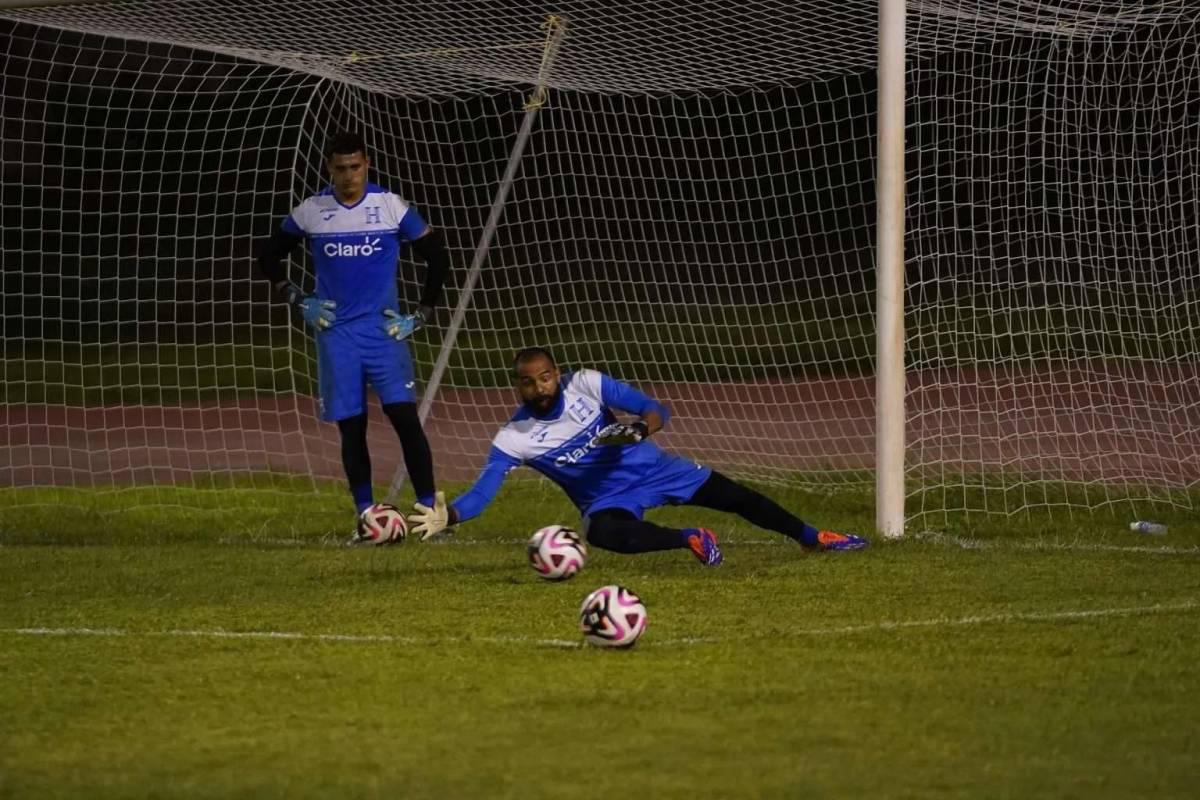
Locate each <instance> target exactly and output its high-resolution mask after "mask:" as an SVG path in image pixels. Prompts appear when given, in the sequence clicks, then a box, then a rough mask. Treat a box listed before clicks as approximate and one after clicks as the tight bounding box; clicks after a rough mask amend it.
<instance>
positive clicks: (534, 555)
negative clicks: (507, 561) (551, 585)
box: [526, 525, 587, 581]
mask: <svg viewBox="0 0 1200 800" xmlns="http://www.w3.org/2000/svg"><path fill="white" fill-rule="evenodd" d="M526 551H527V552H528V553H529V563H530V564H531V565H532V566H533V568H534V569H535V570H537V574H538V575H541V576H542V577H543V578H545V579H546V580H548V581H565V580H566V579H567V578H570V577H571V576H573V575H574V574H575V573H576V572H579V570H581V569H583V565H584V563H585V562H586V561H587V545H586V544H584V543H583V539H581V538H580V536H579V534H578V533H576V532H575V531H573V530H571V529H570V528H568V527H565V526H563V525H547V526H546V527H544V528H542V529H540V530H538V531H537V532H536V533H534V534H533V536H531V537H529V545H528V547H526Z"/></svg>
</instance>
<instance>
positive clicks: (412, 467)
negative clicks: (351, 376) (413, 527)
mask: <svg viewBox="0 0 1200 800" xmlns="http://www.w3.org/2000/svg"><path fill="white" fill-rule="evenodd" d="M383 413H384V414H387V418H388V419H389V420H391V422H392V427H393V428H395V429H396V435H397V436H398V437H400V448H401V450H403V452H404V467H405V469H407V470H408V478H409V480H411V481H412V485H413V491H414V492H416V494H417V501H418V502H420V503H424V504H425V505H427V506H432V505H433V492H434V481H433V451H432V450H431V449H430V448H429V439H428V438H426V436H425V430H424V429H423V428H422V427H421V418H420V417H419V416H418V415H417V404H416V403H387V404H386V405H384V407H383Z"/></svg>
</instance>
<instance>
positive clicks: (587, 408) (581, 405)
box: [567, 397, 598, 425]
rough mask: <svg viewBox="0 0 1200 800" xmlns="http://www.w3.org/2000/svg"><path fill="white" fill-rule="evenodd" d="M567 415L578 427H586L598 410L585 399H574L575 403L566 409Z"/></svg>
mask: <svg viewBox="0 0 1200 800" xmlns="http://www.w3.org/2000/svg"><path fill="white" fill-rule="evenodd" d="M567 413H568V414H570V415H571V419H573V420H575V421H576V422H578V423H579V424H580V425H587V424H588V422H590V421H591V419H592V418H593V417H595V416H596V414H597V413H598V410H597V408H596V407H595V406H594V405H592V403H591V401H589V400H588V399H587V398H586V397H576V398H575V401H574V402H573V403H571V405H569V406H568V407H567Z"/></svg>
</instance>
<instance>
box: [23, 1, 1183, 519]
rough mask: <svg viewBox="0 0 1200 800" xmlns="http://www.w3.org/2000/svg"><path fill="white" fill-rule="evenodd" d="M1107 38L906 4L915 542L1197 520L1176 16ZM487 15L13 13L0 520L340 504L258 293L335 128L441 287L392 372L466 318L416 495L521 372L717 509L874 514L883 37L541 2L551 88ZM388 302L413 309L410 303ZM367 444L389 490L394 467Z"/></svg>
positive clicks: (309, 387)
mask: <svg viewBox="0 0 1200 800" xmlns="http://www.w3.org/2000/svg"><path fill="white" fill-rule="evenodd" d="M6 5H12V4H11V3H8V4H6ZM1129 5H1130V4H1119V3H1098V2H1096V3H1088V2H1074V3H1067V2H1062V3H1055V2H1039V3H1029V2H1021V1H1020V0H1011V1H1010V2H1002V3H995V2H991V3H976V2H950V0H945V1H943V2H933V1H932V0H931V1H930V2H914V1H913V0H910V3H909V23H908V61H909V66H908V79H907V90H908V93H909V100H908V103H907V113H908V135H907V142H906V148H907V153H908V164H907V169H908V173H909V176H908V200H907V225H908V233H907V237H906V242H905V245H906V264H907V287H908V289H907V296H906V300H907V304H908V312H907V315H906V328H907V334H906V338H907V346H908V348H909V353H908V361H907V365H906V366H907V369H908V374H909V380H908V392H907V398H906V401H907V406H908V412H907V415H908V417H907V431H908V433H907V436H908V450H907V457H906V471H907V478H908V483H909V504H908V509H909V515H910V517H921V521H922V523H923V524H924V523H928V522H930V521H931V520H932V521H933V522H934V523H935V524H936V520H937V519H938V518H939V515H943V514H946V513H949V512H958V511H964V510H965V511H986V512H1002V513H1012V512H1015V511H1019V510H1021V509H1024V508H1033V507H1042V506H1046V505H1048V504H1060V503H1062V504H1067V505H1069V506H1071V507H1080V508H1092V507H1096V506H1098V505H1102V504H1104V503H1108V502H1111V501H1112V500H1114V499H1117V498H1121V497H1126V496H1130V495H1133V496H1137V497H1153V498H1157V499H1165V500H1171V501H1174V502H1187V498H1188V490H1189V489H1190V488H1191V487H1192V486H1193V484H1194V482H1195V480H1196V477H1197V473H1198V464H1197V448H1196V445H1197V437H1196V434H1195V433H1194V431H1195V430H1197V428H1198V427H1200V426H1198V424H1197V423H1200V410H1198V409H1197V407H1196V401H1195V398H1197V397H1198V396H1200V391H1198V389H1200V387H1198V386H1197V381H1196V375H1195V373H1194V366H1193V364H1194V362H1195V359H1196V356H1197V330H1196V323H1197V318H1196V314H1197V308H1198V307H1197V305H1196V299H1197V290H1198V288H1200V287H1198V286H1197V281H1198V280H1200V277H1198V276H1197V270H1196V269H1195V267H1194V266H1193V265H1194V263H1195V262H1196V259H1197V256H1198V255H1200V253H1198V249H1200V248H1198V242H1197V236H1196V227H1195V222H1194V220H1195V219H1197V213H1196V212H1197V208H1196V201H1197V194H1196V189H1197V179H1196V167H1197V164H1196V159H1197V157H1196V152H1197V146H1198V145H1200V141H1198V140H1200V126H1198V125H1197V123H1196V122H1195V120H1196V119H1200V115H1198V112H1200V108H1198V107H1197V101H1196V97H1198V96H1200V85H1198V83H1200V74H1198V72H1197V69H1196V67H1195V59H1194V53H1195V52H1196V50H1197V47H1198V46H1200V41H1198V38H1200V37H1198V32H1197V30H1198V29H1197V18H1198V17H1200V12H1198V11H1196V10H1193V9H1192V8H1191V7H1190V6H1189V5H1187V4H1185V3H1160V4H1157V5H1156V6H1155V7H1154V9H1153V10H1139V11H1130V10H1129V9H1128V8H1126V6H1129ZM493 6H495V4H489V3H480V2H449V0H441V1H440V2H439V1H435V2H430V3H424V4H420V5H418V6H408V7H403V8H401V7H399V6H388V5H386V4H383V5H381V4H378V3H366V2H341V0H335V1H334V2H323V3H313V2H311V0H282V1H281V2H275V3H271V4H266V5H258V4H254V5H250V4H244V3H238V2H200V1H199V0H194V1H193V0H188V1H186V2H174V3H161V2H150V1H149V0H130V1H129V2H120V3H92V4H85V5H71V4H65V5H64V4H56V5H53V6H48V7H40V8H31V9H7V10H0V27H2V28H3V29H4V32H5V34H6V41H7V45H6V50H5V53H4V76H5V79H4V93H3V97H0V102H2V103H3V108H4V113H3V126H4V128H3V152H2V163H0V167H2V170H3V173H2V181H3V185H2V187H0V188H2V191H3V204H4V212H3V213H4V215H5V225H4V230H3V262H4V313H3V324H4V348H5V354H4V355H5V358H4V381H3V395H2V397H0V412H2V413H3V414H4V417H5V426H4V432H3V434H0V435H3V436H4V437H6V441H5V442H4V447H3V448H0V487H29V486H64V487H78V488H84V489H97V490H102V491H120V490H122V489H124V488H127V487H139V488H140V489H142V490H143V491H139V494H138V497H139V498H153V497H154V491H155V489H154V487H161V490H162V491H163V493H164V497H166V496H168V494H169V497H170V501H171V502H178V497H179V489H180V488H181V487H191V488H195V489H196V490H198V491H204V490H207V489H211V488H217V487H223V486H228V485H241V486H259V487H261V488H263V489H270V488H275V489H280V487H281V486H283V485H285V484H281V482H280V478H284V479H285V480H286V486H288V487H294V486H295V482H296V481H297V480H299V481H300V482H301V483H304V482H307V481H315V480H324V479H333V480H339V479H340V478H341V467H340V461H339V457H338V448H337V436H336V430H335V429H334V428H333V427H332V426H328V425H321V424H320V423H318V422H316V420H315V402H314V399H313V393H314V391H315V374H316V373H315V360H314V352H313V349H312V347H311V343H310V341H309V339H308V336H307V334H306V333H305V331H304V330H303V329H302V328H301V326H299V325H298V324H297V323H296V321H295V320H294V319H292V318H291V317H289V313H288V311H287V309H285V308H283V307H281V306H279V305H278V304H272V302H271V298H269V297H268V291H267V286H266V284H265V282H263V281H262V280H261V279H260V278H258V277H257V276H256V275H255V271H254V267H253V263H252V259H251V253H252V251H253V247H254V243H255V240H256V239H258V238H260V237H263V236H265V235H267V234H268V233H269V232H270V231H271V230H272V229H273V227H274V226H275V225H277V224H278V222H279V220H280V218H281V217H282V215H284V214H286V213H287V211H288V210H290V208H291V207H292V206H293V205H295V204H296V203H297V202H298V201H299V200H300V199H302V198H303V197H304V196H306V195H308V194H311V193H313V192H315V191H317V190H319V189H320V188H321V187H322V186H323V183H324V174H323V164H322V158H321V155H320V152H321V148H322V146H323V144H324V143H325V141H326V139H327V138H328V137H329V136H330V135H332V134H333V133H334V132H336V131H337V130H339V129H341V128H354V129H358V130H361V131H362V132H363V133H364V134H365V136H366V138H367V141H368V143H369V145H370V147H371V149H372V156H373V168H374V170H375V173H374V178H375V180H376V181H377V182H379V183H381V184H383V185H385V186H388V187H389V188H391V189H393V190H394V191H396V192H397V193H398V194H401V195H402V196H404V197H406V198H407V199H409V200H410V201H411V202H412V203H413V204H414V205H415V206H416V207H417V208H418V209H419V210H420V211H421V212H422V214H423V215H424V216H425V217H426V218H427V219H429V220H430V221H431V222H432V223H433V224H434V225H435V226H437V227H439V228H442V229H443V230H444V231H445V232H446V236H447V240H448V243H449V245H450V248H451V252H452V255H453V275H452V277H451V279H450V283H451V285H450V286H449V287H448V294H449V297H448V298H447V307H444V308H443V309H441V310H439V314H438V324H436V325H434V326H432V327H430V328H428V329H426V330H425V331H423V332H421V333H419V334H418V335H417V337H416V338H417V341H416V346H415V354H416V356H417V360H418V366H419V371H420V373H421V376H422V378H423V379H428V378H430V377H431V376H432V375H433V365H434V363H435V361H436V360H437V359H438V355H439V352H440V347H441V345H442V343H443V339H442V334H443V332H444V331H445V330H446V329H447V327H448V326H449V325H450V324H451V320H452V319H453V317H452V313H453V310H454V309H455V308H456V306H458V305H461V306H462V308H463V310H464V312H465V313H464V314H463V316H462V317H461V319H460V320H459V321H460V322H461V328H460V332H459V334H458V336H457V338H456V339H455V341H454V346H453V350H452V351H451V352H450V353H449V358H448V362H447V369H446V371H445V372H444V374H437V375H436V376H435V377H436V379H437V384H436V386H433V387H430V388H429V389H428V390H427V391H431V392H433V394H432V397H433V403H432V406H431V408H430V415H429V418H428V420H427V431H428V433H429V435H430V437H431V440H432V441H433V443H434V451H435V453H436V455H437V459H436V463H435V467H436V470H437V474H438V477H439V479H442V480H468V479H470V478H471V477H473V476H474V474H475V472H476V470H477V468H478V466H479V465H480V463H481V462H482V459H483V457H484V454H485V453H486V450H487V444H488V442H489V440H490V438H491V436H492V434H493V433H494V431H495V428H496V426H497V425H498V424H499V423H500V422H502V421H503V420H505V419H507V416H508V414H509V413H510V412H511V410H512V407H513V405H514V402H515V401H514V398H513V396H512V393H511V391H510V390H509V389H508V388H507V386H508V368H509V360H510V358H511V355H512V353H513V352H514V351H515V350H516V349H518V348H520V347H523V346H527V345H535V344H536V345H541V346H545V347H548V348H550V349H551V350H552V351H553V352H555V354H556V355H557V356H558V358H559V360H560V362H562V364H563V365H564V366H565V367H568V368H572V367H582V366H588V367H595V368H599V369H602V370H605V371H607V372H609V373H610V374H612V375H614V376H615V377H619V378H623V379H626V380H628V381H630V382H633V383H636V384H638V385H639V386H641V387H643V388H644V389H646V390H647V391H648V392H649V393H651V394H653V395H655V396H657V397H658V398H660V399H662V400H664V401H665V402H667V403H668V404H669V405H670V406H671V407H672V410H673V412H674V415H675V416H674V419H673V421H672V423H671V426H670V427H669V429H668V431H667V432H666V433H665V434H664V435H663V437H662V438H663V440H664V442H665V443H666V444H667V445H668V446H670V447H671V448H673V449H675V450H677V451H680V452H682V453H685V454H687V455H689V456H693V457H695V458H697V459H701V460H703V461H705V462H706V463H709V464H712V465H714V466H716V467H718V468H720V469H722V470H724V471H726V472H728V473H730V474H732V475H736V476H738V477H741V478H746V479H752V480H757V481H765V482H771V483H777V484H788V485H796V486H804V487H822V488H832V489H837V488H851V489H862V490H867V489H870V488H871V487H872V486H873V485H874V478H873V475H872V471H873V462H874V452H875V450H874V426H875V404H874V399H873V398H874V380H873V374H874V313H875V308H874V303H875V300H874V287H875V277H874V274H875V255H874V249H873V248H874V221H875V202H874V195H875V183H874V173H875V160H874V159H875V152H876V147H875V142H874V135H875V104H876V92H875V65H876V48H877V45H876V40H877V32H876V23H877V14H876V9H875V1H874V0H870V1H869V2H868V1H866V0H842V2H837V3H831V2H826V1H825V0H803V1H801V2H784V1H783V0H779V2H771V1H768V2H759V3H751V4H741V5H737V4H734V5H732V6H731V5H730V4H728V3H722V2H715V0H703V1H701V2H682V1H678V2H675V1H672V2H657V3H654V2H651V3H644V2H643V3H637V4H632V3H609V2H599V0H593V1H592V2H564V3H561V4H558V5H557V6H556V7H555V8H554V9H553V10H554V12H555V14H557V15H558V16H559V17H560V18H561V19H562V20H564V21H565V23H566V25H567V33H566V35H565V38H564V39H563V41H562V44H561V46H560V47H559V48H558V49H557V51H556V52H554V54H553V58H552V59H551V62H552V63H549V64H547V63H544V61H545V59H544V56H545V54H546V39H547V30H546V29H545V27H544V25H545V23H546V19H547V18H546V14H545V11H546V7H545V5H544V4H535V3H523V4H522V3H515V4H505V5H501V6H499V7H493ZM543 78H544V79H545V80H546V82H547V88H548V91H547V93H546V96H545V103H544V105H543V106H542V107H541V108H540V109H539V110H538V111H537V117H536V121H535V124H534V126H533V129H532V134H531V136H530V137H529V140H528V143H527V145H526V147H525V149H524V152H523V153H522V155H521V157H520V161H519V169H518V171H517V173H516V176H515V179H514V181H513V182H512V185H511V191H510V192H509V193H508V195H507V199H506V202H505V203H504V205H503V215H502V216H501V217H500V220H499V224H498V226H497V227H496V230H495V233H494V236H492V237H491V238H490V241H489V243H488V244H489V246H488V248H487V251H486V259H485V260H484V261H483V264H482V270H481V272H480V273H479V278H478V282H477V283H476V284H475V285H474V288H473V291H472V292H471V293H470V294H469V296H467V295H465V293H464V292H463V291H462V290H463V289H464V281H465V279H466V275H467V267H468V266H469V265H470V264H471V263H472V256H473V254H474V253H475V251H476V248H477V246H478V245H479V242H480V240H481V238H482V237H483V235H484V231H485V229H486V227H487V219H488V216H489V212H490V210H491V208H492V204H493V201H494V200H495V198H496V196H497V193H498V192H499V190H500V188H501V177H502V175H503V174H504V172H505V168H506V165H507V164H508V161H509V157H510V153H511V152H512V150H513V147H514V144H515V142H516V138H517V131H518V129H519V128H520V126H521V123H522V120H523V118H524V116H525V114H526V111H525V105H526V103H527V102H528V101H529V100H530V97H531V94H532V87H533V86H534V85H535V84H537V83H538V81H539V79H543ZM291 269H292V275H293V277H294V278H295V279H296V280H297V281H298V282H301V283H304V284H306V285H311V275H310V274H309V271H308V269H309V268H308V265H307V263H306V261H305V260H304V259H296V260H294V261H293V264H292V267H291ZM401 275H402V289H403V292H402V293H403V295H404V296H405V297H406V298H407V300H408V302H410V303H411V302H414V301H415V300H416V295H417V292H418V288H419V285H420V275H419V270H418V267H417V265H416V264H415V263H414V262H412V261H411V260H406V261H405V263H404V264H403V266H402V269H401ZM377 411H378V409H376V410H375V412H373V413H376V414H377ZM374 420H375V421H374V422H373V427H372V438H371V446H372V456H373V461H374V465H375V478H376V481H377V482H380V483H383V482H386V481H387V480H389V479H390V478H391V476H392V472H393V471H394V470H395V469H396V468H397V464H399V463H400V457H399V456H400V454H399V450H398V445H397V444H396V442H395V438H394V436H393V435H392V433H391V431H390V429H389V427H388V426H387V424H386V423H385V422H383V421H382V420H381V419H380V418H379V417H378V416H376V417H375V418H374ZM14 491H15V489H14ZM18 496H19V495H18ZM149 502H153V499H151V500H150V501H149Z"/></svg>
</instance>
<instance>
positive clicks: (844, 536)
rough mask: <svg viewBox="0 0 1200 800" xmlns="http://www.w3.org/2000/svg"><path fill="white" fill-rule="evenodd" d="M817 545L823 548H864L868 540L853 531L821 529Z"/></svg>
mask: <svg viewBox="0 0 1200 800" xmlns="http://www.w3.org/2000/svg"><path fill="white" fill-rule="evenodd" d="M817 545H818V547H820V548H821V549H822V550H862V549H863V548H864V547H866V546H867V540H866V539H864V538H863V537H861V536H855V535H854V534H853V533H836V532H834V531H819V532H818V533H817Z"/></svg>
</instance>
